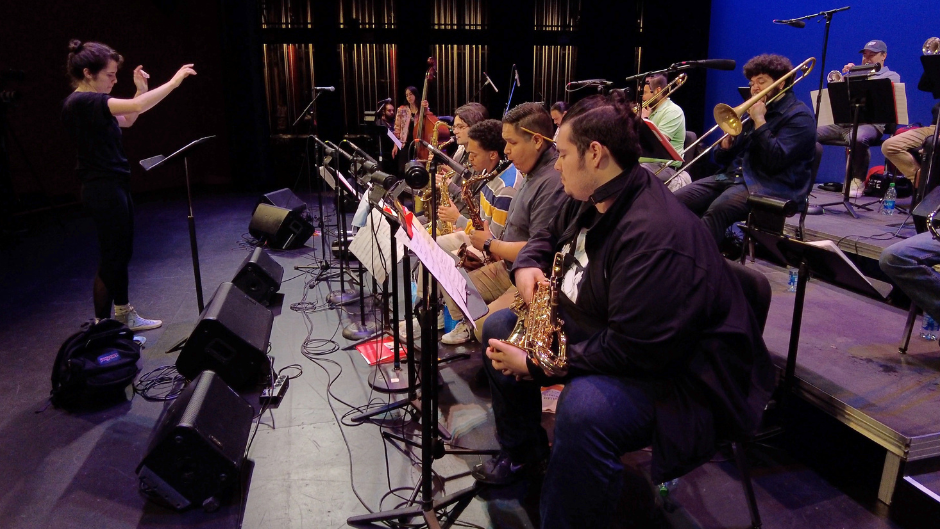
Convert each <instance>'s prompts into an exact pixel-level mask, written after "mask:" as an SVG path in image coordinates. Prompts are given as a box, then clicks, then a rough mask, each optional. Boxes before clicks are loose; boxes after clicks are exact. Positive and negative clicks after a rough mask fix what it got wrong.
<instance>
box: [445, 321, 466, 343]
mask: <svg viewBox="0 0 940 529" xmlns="http://www.w3.org/2000/svg"><path fill="white" fill-rule="evenodd" d="M472 339H473V333H472V332H470V326H469V325H467V324H466V323H464V321H463V320H460V321H459V322H457V326H456V327H454V330H452V331H450V332H449V333H447V334H445V335H444V336H442V337H441V342H442V343H446V344H447V345H460V344H462V343H467V342H469V341H470V340H472Z"/></svg>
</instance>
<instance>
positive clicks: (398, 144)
mask: <svg viewBox="0 0 940 529" xmlns="http://www.w3.org/2000/svg"><path fill="white" fill-rule="evenodd" d="M386 133H387V134H388V138H389V139H390V140H392V143H394V144H395V146H396V147H398V150H401V147H402V145H401V140H400V139H398V136H396V135H395V132H394V131H392V129H388V130H387V131H386Z"/></svg>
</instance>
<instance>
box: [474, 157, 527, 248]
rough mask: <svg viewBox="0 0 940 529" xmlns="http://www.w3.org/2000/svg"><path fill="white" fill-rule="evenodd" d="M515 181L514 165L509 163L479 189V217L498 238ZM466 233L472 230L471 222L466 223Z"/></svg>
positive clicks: (514, 192)
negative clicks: (488, 224) (486, 222)
mask: <svg viewBox="0 0 940 529" xmlns="http://www.w3.org/2000/svg"><path fill="white" fill-rule="evenodd" d="M515 181H516V166H514V165H512V164H510V165H509V167H507V168H506V169H505V170H504V171H503V172H501V173H499V177H497V178H493V179H492V180H490V181H489V182H487V183H486V185H485V186H483V187H482V188H481V189H480V219H482V220H484V221H489V223H490V232H492V233H493V236H494V237H496V238H499V236H500V235H502V233H503V229H504V228H505V227H506V217H507V216H508V214H509V205H510V204H512V199H513V197H514V196H516V189H515V188H514V187H513V184H514V183H515ZM466 231H467V233H470V232H472V231H473V224H471V223H468V224H467V227H466Z"/></svg>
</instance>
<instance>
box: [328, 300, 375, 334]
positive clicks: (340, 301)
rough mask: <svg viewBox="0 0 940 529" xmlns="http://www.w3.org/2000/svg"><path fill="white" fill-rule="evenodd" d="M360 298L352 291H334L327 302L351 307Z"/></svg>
mask: <svg viewBox="0 0 940 529" xmlns="http://www.w3.org/2000/svg"><path fill="white" fill-rule="evenodd" d="M358 297H359V293H358V292H354V291H352V290H334V291H333V292H330V294H329V295H328V296H327V297H326V300H327V301H328V302H329V303H332V304H334V305H349V304H350V303H353V302H355V301H356V298H358ZM373 332H375V331H373Z"/></svg>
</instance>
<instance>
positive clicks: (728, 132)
mask: <svg viewBox="0 0 940 529" xmlns="http://www.w3.org/2000/svg"><path fill="white" fill-rule="evenodd" d="M815 65H816V57H810V58H809V59H806V60H805V61H803V62H802V63H800V64H799V65H798V66H797V67H796V68H794V69H792V70H790V71H789V72H787V73H786V74H784V75H783V76H782V77H780V78H779V79H777V80H776V81H774V82H773V84H771V85H770V86H768V87H767V88H764V89H763V90H761V91H760V92H758V93H756V94H754V95H753V96H751V98H750V99H748V100H747V101H745V102H743V103H741V104H740V105H738V106H736V107H733V108H732V107H731V106H729V105H726V104H724V103H719V104H718V105H716V106H715V110H714V112H713V114H714V116H715V122H716V123H715V126H714V127H712V128H710V129H708V131H706V132H705V134H702V138H704V137H705V136H708V135H709V134H711V133H712V132H714V131H715V129H718V128H721V130H723V131H725V134H724V135H723V136H722V137H720V138H718V141H716V142H715V143H712V144H711V145H709V146H708V148H706V149H705V150H704V151H702V152H701V154H699V155H698V156H696V157H695V158H694V159H693V160H692V161H690V162H689V163H687V164H685V165H683V166H682V167H680V168H679V169H678V170H677V171H676V174H675V175H673V176H672V178H670V179H669V180H667V181H666V184H667V185H668V184H669V182H670V181H671V180H672V179H673V178H675V177H676V176H679V174H681V173H682V172H683V171H688V169H689V167H691V166H692V165H693V164H694V163H696V162H698V161H699V160H700V159H701V158H702V157H704V156H705V155H707V154H708V153H709V152H711V150H712V149H714V148H715V147H716V146H717V145H718V144H719V143H721V142H722V140H724V139H725V138H727V137H728V136H737V135H738V134H741V131H742V130H744V124H745V123H747V121H748V120H749V119H751V117H750V116H746V117H744V118H743V119H742V118H741V116H743V115H744V114H745V113H746V112H747V111H748V110H749V109H750V108H751V107H752V106H754V105H755V104H756V103H757V102H758V101H760V100H761V99H763V98H765V97H767V94H769V93H770V92H771V91H772V90H774V89H775V88H777V87H779V86H780V85H782V84H784V83H785V82H786V81H787V80H788V79H790V77H793V76H794V75H796V74H797V73H798V72H799V73H800V74H801V75H800V76H799V77H797V78H796V79H794V80H793V82H792V83H790V85H789V86H785V87H783V89H781V90H780V91H779V92H777V93H776V94H774V96H773V97H771V98H770V99H768V100H767V102H766V103H764V104H766V105H769V104H771V103H773V102H774V101H776V100H777V99H779V98H780V97H782V96H783V94H785V93H786V92H787V90H789V89H791V88H793V87H794V86H795V85H796V83H798V82H800V81H802V80H803V79H805V78H806V76H807V75H808V74H809V72H811V71H812V70H813V66H815ZM702 138H699V139H698V140H696V141H695V143H693V144H691V145H689V146H688V147H687V148H685V149H683V150H682V153H680V154H685V153H686V152H687V151H688V150H689V149H692V148H694V147H695V145H696V144H698V143H699V141H701V139H702Z"/></svg>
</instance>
